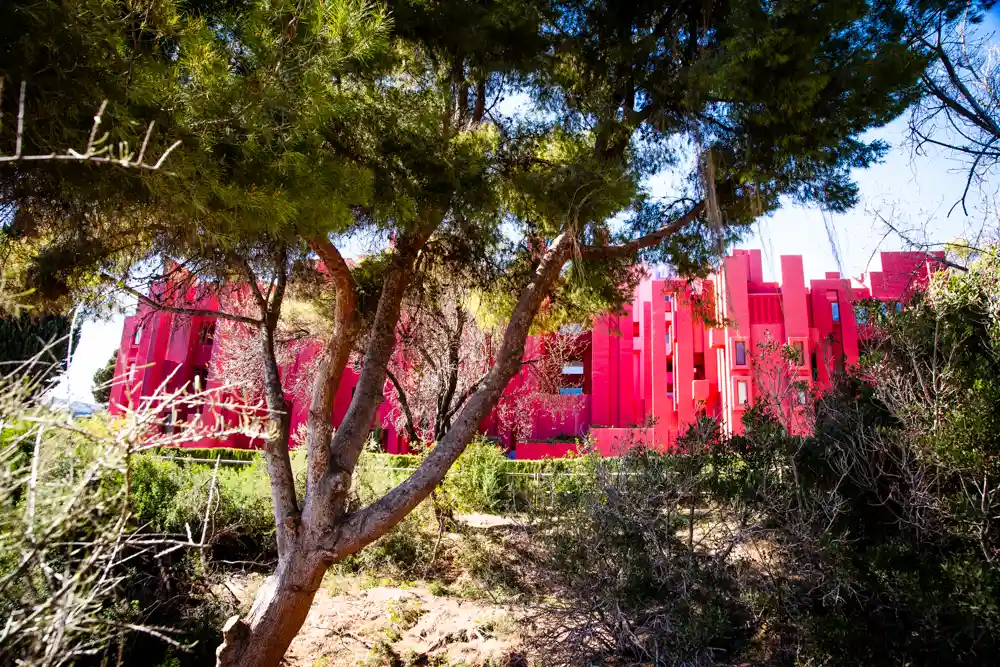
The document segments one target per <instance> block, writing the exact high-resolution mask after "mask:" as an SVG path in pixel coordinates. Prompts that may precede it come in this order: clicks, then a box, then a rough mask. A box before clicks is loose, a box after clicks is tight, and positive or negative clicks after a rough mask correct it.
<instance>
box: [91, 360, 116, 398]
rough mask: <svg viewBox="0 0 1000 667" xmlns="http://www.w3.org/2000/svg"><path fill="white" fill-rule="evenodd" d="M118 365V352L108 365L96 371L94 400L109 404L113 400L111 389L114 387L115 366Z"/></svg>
mask: <svg viewBox="0 0 1000 667" xmlns="http://www.w3.org/2000/svg"><path fill="white" fill-rule="evenodd" d="M117 364H118V350H115V351H114V353H113V354H112V355H111V358H110V359H108V363H106V364H104V366H102V367H101V368H98V369H97V370H96V371H94V392H93V393H94V400H95V401H97V402H98V403H107V402H108V401H109V400H111V389H112V388H113V387H114V381H115V366H116V365H117Z"/></svg>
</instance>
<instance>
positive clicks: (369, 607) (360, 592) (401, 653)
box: [227, 576, 526, 667]
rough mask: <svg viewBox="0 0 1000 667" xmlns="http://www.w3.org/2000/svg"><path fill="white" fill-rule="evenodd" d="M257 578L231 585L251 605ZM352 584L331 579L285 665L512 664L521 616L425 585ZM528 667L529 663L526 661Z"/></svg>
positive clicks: (508, 607)
mask: <svg viewBox="0 0 1000 667" xmlns="http://www.w3.org/2000/svg"><path fill="white" fill-rule="evenodd" d="M262 581H263V578H262V577H251V578H246V579H242V580H233V581H231V582H229V583H228V584H227V587H228V588H229V589H230V591H231V592H232V593H233V594H234V595H237V596H238V597H239V598H241V599H242V600H245V601H247V602H248V601H249V600H251V599H252V596H253V594H254V593H255V592H256V589H257V587H258V586H260V584H261V583H262ZM362 583H363V582H362V581H361V580H360V579H357V578H344V577H336V576H328V578H327V580H326V582H325V583H324V587H323V588H321V589H320V590H319V592H318V593H317V595H316V600H315V601H314V602H313V605H312V609H311V611H310V612H309V617H308V619H307V620H306V623H305V625H303V626H302V630H301V631H300V632H299V634H298V636H297V637H296V638H295V641H293V642H292V645H291V647H290V648H289V650H288V653H286V655H285V660H284V663H283V664H284V665H287V666H288V667H341V666H344V667H346V666H348V665H350V666H351V667H354V666H355V665H370V666H372V667H374V666H375V665H379V666H381V665H414V666H416V665H439V666H444V665H470V666H472V665H487V664H491V665H517V664H521V662H522V660H519V658H518V656H519V654H520V652H521V646H522V642H523V638H522V636H521V633H520V625H519V621H518V617H519V613H520V610H519V609H517V608H516V607H514V606H511V605H504V604H493V603H491V602H489V601H488V600H487V601H484V600H469V599H465V598H461V597H456V596H452V595H448V594H443V591H441V590H440V589H439V590H438V591H437V592H438V593H441V594H438V595H435V594H434V593H432V592H431V590H429V588H428V586H427V585H424V584H414V585H413V586H406V587H396V586H375V587H373V588H363V587H362ZM525 664H526V663H525Z"/></svg>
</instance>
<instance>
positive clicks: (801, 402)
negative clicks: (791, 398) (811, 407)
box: [798, 387, 809, 405]
mask: <svg viewBox="0 0 1000 667" xmlns="http://www.w3.org/2000/svg"><path fill="white" fill-rule="evenodd" d="M798 398H799V405H805V404H806V403H807V402H808V401H809V395H808V394H807V393H806V390H805V389H803V388H802V387H799V396H798Z"/></svg>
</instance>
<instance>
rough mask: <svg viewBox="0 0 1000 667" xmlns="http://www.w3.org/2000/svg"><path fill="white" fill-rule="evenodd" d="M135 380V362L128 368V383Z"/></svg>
mask: <svg viewBox="0 0 1000 667" xmlns="http://www.w3.org/2000/svg"><path fill="white" fill-rule="evenodd" d="M134 379H135V362H134V361H133V362H132V363H131V364H129V366H128V381H129V382H131V381H132V380H134Z"/></svg>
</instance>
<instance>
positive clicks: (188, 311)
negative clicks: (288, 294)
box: [101, 273, 263, 327]
mask: <svg viewBox="0 0 1000 667" xmlns="http://www.w3.org/2000/svg"><path fill="white" fill-rule="evenodd" d="M101 277H102V278H104V279H105V280H109V281H111V282H113V283H115V285H116V286H117V287H118V289H120V290H122V291H124V292H126V293H128V294H130V295H132V296H134V297H135V298H136V299H138V300H139V302H140V303H143V304H145V305H147V306H149V307H150V308H154V309H156V310H162V311H164V312H166V313H177V314H179V315H189V316H191V317H217V318H219V319H223V320H230V321H233V322H242V323H243V324H249V325H250V326H253V327H258V326H260V325H261V324H262V323H263V321H262V320H255V319H254V318H252V317H247V316H245V315H237V314H235V313H227V312H225V311H222V310H210V309H208V308H183V307H178V306H168V305H167V304H165V303H160V302H159V301H154V300H153V299H150V298H149V297H148V296H146V295H145V294H143V293H142V292H140V291H138V290H136V289H133V288H131V287H129V286H128V285H126V284H125V283H123V282H122V281H120V280H117V279H116V278H114V276H111V275H108V274H107V273H102V274H101Z"/></svg>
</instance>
